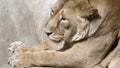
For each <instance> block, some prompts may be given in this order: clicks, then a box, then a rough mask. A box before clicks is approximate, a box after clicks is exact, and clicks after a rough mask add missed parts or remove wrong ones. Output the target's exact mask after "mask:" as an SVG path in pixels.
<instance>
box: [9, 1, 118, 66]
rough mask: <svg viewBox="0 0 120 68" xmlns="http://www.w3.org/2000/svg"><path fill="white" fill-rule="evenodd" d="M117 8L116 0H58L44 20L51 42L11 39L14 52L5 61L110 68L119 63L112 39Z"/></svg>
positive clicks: (113, 37) (115, 34)
mask: <svg viewBox="0 0 120 68" xmlns="http://www.w3.org/2000/svg"><path fill="white" fill-rule="evenodd" d="M119 12H120V0H59V1H58V2H57V3H56V4H55V5H54V6H53V7H52V10H51V17H50V18H49V20H48V21H47V23H46V24H45V32H46V34H47V35H48V38H49V39H50V40H51V42H45V43H43V44H40V45H39V46H32V47H28V46H26V45H25V44H24V45H25V46H21V45H20V44H19V42H18V43H17V44H18V46H17V47H16V45H17V44H16V43H12V45H10V49H12V48H13V49H14V50H11V51H12V52H14V55H13V56H12V57H10V58H9V64H10V65H12V66H17V67H20V68H25V67H32V66H40V67H42V66H49V67H54V68H106V67H109V68H114V67H116V66H118V64H114V63H120V61H117V59H120V58H119V56H120V55H119V48H120V44H119V43H117V42H116V41H118V42H119V36H120V35H119V31H120V30H119V27H120V19H119V18H120V13H119ZM14 44H15V45H14ZM14 47H15V48H14ZM114 47H115V48H114ZM116 53H117V55H116ZM114 56H115V57H117V59H116V58H113V57H114ZM118 68H119V67H118Z"/></svg>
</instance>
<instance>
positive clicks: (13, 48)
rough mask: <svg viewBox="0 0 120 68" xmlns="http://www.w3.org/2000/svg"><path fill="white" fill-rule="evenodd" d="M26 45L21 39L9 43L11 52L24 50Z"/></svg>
mask: <svg viewBox="0 0 120 68" xmlns="http://www.w3.org/2000/svg"><path fill="white" fill-rule="evenodd" d="M25 46H26V45H25V44H24V43H23V42H21V41H19V42H13V43H11V44H10V45H9V48H8V49H9V51H10V52H11V53H18V52H22V48H24V47H25Z"/></svg>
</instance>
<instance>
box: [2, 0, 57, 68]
mask: <svg viewBox="0 0 120 68" xmlns="http://www.w3.org/2000/svg"><path fill="white" fill-rule="evenodd" d="M55 2H56V0H0V68H10V67H9V65H7V60H8V57H9V56H10V53H9V51H8V45H9V44H10V43H12V42H15V41H23V42H24V43H26V44H28V45H37V44H39V43H40V42H42V41H45V40H47V39H46V36H45V34H44V32H43V29H42V26H43V25H44V23H45V22H46V21H47V19H48V17H49V11H50V7H51V6H52V4H53V3H55Z"/></svg>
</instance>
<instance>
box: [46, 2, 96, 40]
mask: <svg viewBox="0 0 120 68" xmlns="http://www.w3.org/2000/svg"><path fill="white" fill-rule="evenodd" d="M74 2H75V1H73V0H70V1H68V2H67V3H65V5H63V7H62V8H61V9H59V10H57V12H56V11H54V10H52V15H51V17H50V18H49V20H48V21H47V23H46V24H45V32H46V33H47V35H48V37H49V38H50V39H51V40H53V41H56V42H60V41H63V40H64V41H70V42H71V41H78V40H81V39H84V38H85V37H86V36H87V34H88V31H89V27H88V25H89V24H90V22H91V21H92V19H93V18H94V15H95V14H96V12H97V10H96V9H95V8H93V7H92V6H90V5H89V4H88V3H87V2H84V1H81V3H79V4H77V3H74ZM70 4H74V5H72V6H71V5H70ZM54 9H55V8H54ZM54 12H55V13H54Z"/></svg>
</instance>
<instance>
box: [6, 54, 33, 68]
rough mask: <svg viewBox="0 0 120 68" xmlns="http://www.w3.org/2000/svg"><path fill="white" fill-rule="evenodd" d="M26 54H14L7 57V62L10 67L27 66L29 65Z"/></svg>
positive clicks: (22, 67)
mask: <svg viewBox="0 0 120 68" xmlns="http://www.w3.org/2000/svg"><path fill="white" fill-rule="evenodd" d="M28 59H29V55H28V54H20V55H14V56H12V57H10V58H9V59H8V64H9V65H11V66H12V67H17V68H27V67H30V66H31V62H30V60H28Z"/></svg>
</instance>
